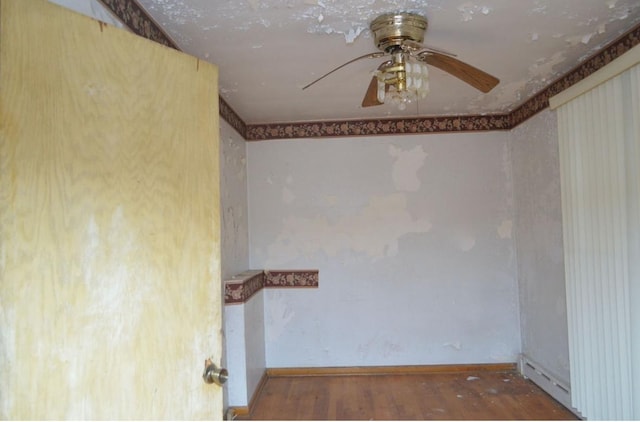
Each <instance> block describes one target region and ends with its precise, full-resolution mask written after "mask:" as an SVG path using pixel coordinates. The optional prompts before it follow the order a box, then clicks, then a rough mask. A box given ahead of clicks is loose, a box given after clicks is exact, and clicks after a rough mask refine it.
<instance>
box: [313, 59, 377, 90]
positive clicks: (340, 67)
mask: <svg viewBox="0 0 640 422" xmlns="http://www.w3.org/2000/svg"><path fill="white" fill-rule="evenodd" d="M385 55H386V53H385V52H383V51H376V52H375V53H369V54H365V55H364V56H360V57H356V58H355V59H352V60H349V61H348V62H346V63H344V64H341V65H340V66H338V67H336V68H335V69H333V70H332V71H331V72H328V73H325V74H324V75H322V76H320V77H319V78H318V79H316V80H315V81H313V82H311V83H310V84H307V85H305V86H304V87H302V89H307V88H309V87H310V86H311V85H313V84H315V83H316V82H318V81H320V80H322V79H324V78H326V77H327V76H329V75H331V74H332V73H333V72H335V71H337V70H340V69H342V68H343V67H345V66H346V65H349V64H351V63H353V62H357V61H358V60H361V59H376V58H378V57H382V56H385Z"/></svg>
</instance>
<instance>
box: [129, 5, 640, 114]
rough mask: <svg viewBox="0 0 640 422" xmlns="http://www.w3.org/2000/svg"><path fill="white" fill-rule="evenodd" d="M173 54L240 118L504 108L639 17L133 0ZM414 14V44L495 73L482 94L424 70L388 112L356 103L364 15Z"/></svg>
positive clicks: (542, 8)
mask: <svg viewBox="0 0 640 422" xmlns="http://www.w3.org/2000/svg"><path fill="white" fill-rule="evenodd" d="M138 3H139V4H140V5H141V6H142V7H143V8H144V9H145V10H146V12H147V13H148V14H149V15H150V16H151V17H152V18H153V19H154V20H155V21H156V23H157V24H158V25H159V26H160V27H161V28H162V29H163V30H164V31H165V33H166V34H167V35H168V36H169V37H170V38H172V39H173V41H174V42H175V43H176V44H177V45H178V46H179V47H180V49H182V50H183V51H185V52H187V53H189V54H192V55H194V56H197V57H199V58H202V59H204V60H207V61H209V62H212V63H215V64H216V65H218V66H219V69H220V81H219V83H220V95H221V97H222V98H223V99H224V100H225V101H226V102H227V103H228V104H229V105H230V106H231V107H232V108H233V109H234V110H235V111H236V112H237V114H238V115H239V116H240V117H241V118H242V119H243V120H244V121H245V122H246V123H247V124H258V123H274V122H296V121H317V120H343V119H372V118H382V117H387V118H388V117H393V118H397V117H418V116H441V115H468V114H494V113H505V112H509V111H511V110H512V109H513V108H514V107H515V106H517V105H518V104H520V103H522V102H523V101H524V100H526V99H528V98H530V97H531V96H532V95H533V94H535V93H536V92H537V91H539V90H541V89H542V88H544V87H546V86H547V85H549V83H550V82H552V81H553V80H554V79H556V78H558V77H559V76H561V75H563V74H564V73H566V72H567V71H569V70H571V69H572V68H574V67H575V66H576V65H577V64H579V63H580V62H581V61H583V60H584V59H585V58H587V57H589V56H591V55H592V54H594V53H595V52H597V51H598V50H600V49H601V48H602V47H603V46H604V45H606V44H608V43H609V42H611V41H613V40H614V39H616V38H617V37H619V36H620V35H621V34H622V33H624V32H625V31H627V30H629V29H630V28H632V27H634V26H635V25H637V24H638V23H640V1H638V0H517V1H516V0H483V1H477V0H476V1H465V0H456V1H452V0H429V1H418V0H414V1H409V0H405V1H402V0H349V1H345V0H230V1H222V0H217V1H211V0H138ZM397 11H409V12H414V13H419V14H421V15H423V16H426V17H427V19H428V21H429V27H428V28H427V32H426V35H425V44H427V45H429V46H432V47H437V48H440V49H444V50H447V51H450V52H453V53H455V54H457V58H458V59H460V60H462V61H464V62H467V63H469V64H471V65H473V66H475V67H478V68H480V69H482V70H484V71H486V72H488V73H490V74H492V75H494V76H496V77H498V78H499V79H500V84H499V85H498V86H497V87H495V88H494V89H493V90H492V91H491V92H489V93H488V94H483V93H481V92H480V91H477V90H475V89H474V88H472V87H470V86H469V85H467V84H466V83H464V82H462V81H460V80H458V79H456V78H454V77H452V76H450V75H449V74H446V73H444V72H442V71H440V70H439V69H436V68H433V67H431V69H430V70H431V71H430V80H431V92H430V94H429V96H428V97H427V98H425V99H423V100H420V101H418V102H416V103H413V104H411V105H410V106H409V107H407V109H406V110H404V111H400V110H398V109H397V108H396V107H394V106H393V105H391V104H384V105H381V106H375V107H364V108H363V107H362V106H361V105H360V104H361V102H362V98H363V96H364V93H365V92H366V90H367V86H368V84H369V81H370V80H371V74H372V71H374V70H375V69H376V68H377V66H378V65H379V64H380V63H382V62H383V61H384V60H386V59H384V58H381V59H363V60H360V61H357V62H355V63H353V64H351V65H349V66H346V67H344V68H342V69H341V70H339V71H337V72H335V73H333V74H332V75H330V76H329V77H327V78H325V79H323V80H322V81H320V82H318V83H316V84H315V85H313V86H311V87H310V88H308V89H306V90H302V87H303V86H305V85H306V84H308V83H309V82H311V81H313V80H314V79H316V78H318V77H319V76H321V75H322V74H324V73H326V72H328V71H330V70H331V69H333V68H335V67H336V66H338V65H341V64H343V63H344V62H346V61H348V60H351V59H352V58H354V57H357V56H361V55H364V54H367V53H370V52H374V51H377V50H376V48H375V45H374V43H373V38H372V35H371V32H370V30H369V28H368V26H369V22H370V21H371V20H373V19H374V18H375V17H377V16H378V15H380V14H383V13H388V12H397Z"/></svg>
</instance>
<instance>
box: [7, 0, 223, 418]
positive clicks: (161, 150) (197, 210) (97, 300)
mask: <svg viewBox="0 0 640 422" xmlns="http://www.w3.org/2000/svg"><path fill="white" fill-rule="evenodd" d="M0 1H1V3H0V6H1V8H0V15H1V16H0V18H1V34H0V36H1V38H0V39H1V41H0V43H1V44H0V60H1V61H0V94H1V95H0V118H1V121H0V125H1V126H0V330H1V331H0V418H2V419H204V418H209V419H221V417H222V389H221V388H220V387H218V386H216V385H209V384H205V383H204V382H203V379H202V377H201V376H202V372H203V369H204V361H205V359H206V358H209V357H211V358H212V360H213V361H214V362H215V363H218V364H219V363H220V355H221V352H222V344H221V341H222V339H221V330H220V329H221V310H222V307H221V306H222V305H221V300H220V297H221V290H222V286H221V281H220V242H219V239H220V234H219V231H220V218H219V217H220V216H219V185H218V183H219V178H218V171H219V169H218V129H219V128H218V101H217V98H218V94H217V68H216V67H215V66H213V65H210V64H207V63H204V62H202V61H199V60H198V59H196V58H193V57H190V56H188V55H185V54H182V53H180V52H176V51H174V50H171V49H169V48H166V47H163V46H160V45H157V44H155V43H152V42H150V41H148V40H145V39H142V38H140V37H137V36H135V35H132V34H130V33H128V32H125V31H123V30H119V29H116V28H113V27H109V26H106V25H104V24H101V23H99V22H97V21H95V20H92V19H90V18H87V17H84V16H80V15H78V14H75V13H73V12H70V11H68V10H66V9H62V8H60V7H58V6H55V5H52V4H50V3H48V2H46V1H43V0H27V1H25V0H0Z"/></svg>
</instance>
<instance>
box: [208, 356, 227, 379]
mask: <svg viewBox="0 0 640 422" xmlns="http://www.w3.org/2000/svg"><path fill="white" fill-rule="evenodd" d="M228 378H229V372H228V371H227V370H226V369H224V368H218V367H217V366H216V364H215V363H213V361H212V360H211V359H207V360H205V361H204V373H203V374H202V379H203V380H204V382H206V383H207V384H217V385H222V384H224V383H225V382H227V379H228Z"/></svg>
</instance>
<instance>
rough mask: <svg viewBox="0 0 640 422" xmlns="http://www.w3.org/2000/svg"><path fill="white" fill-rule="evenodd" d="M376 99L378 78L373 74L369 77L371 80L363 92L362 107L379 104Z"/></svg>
mask: <svg viewBox="0 0 640 422" xmlns="http://www.w3.org/2000/svg"><path fill="white" fill-rule="evenodd" d="M381 104H384V103H381V102H380V101H378V78H377V77H376V76H374V77H373V78H371V82H369V88H367V92H366V94H364V98H363V99H362V107H372V106H377V105H381Z"/></svg>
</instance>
